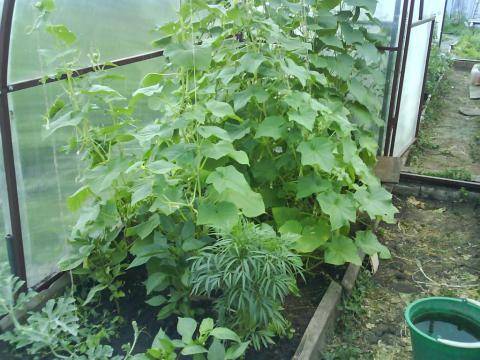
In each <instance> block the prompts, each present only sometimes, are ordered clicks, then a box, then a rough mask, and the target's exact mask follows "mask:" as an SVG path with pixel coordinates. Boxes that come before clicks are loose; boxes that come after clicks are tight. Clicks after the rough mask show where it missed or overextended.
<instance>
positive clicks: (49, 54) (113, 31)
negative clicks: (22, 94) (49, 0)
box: [9, 0, 180, 83]
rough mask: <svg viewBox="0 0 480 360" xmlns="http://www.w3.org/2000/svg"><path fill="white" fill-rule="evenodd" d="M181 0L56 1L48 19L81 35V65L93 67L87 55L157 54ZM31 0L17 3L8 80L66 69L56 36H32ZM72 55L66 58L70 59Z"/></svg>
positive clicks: (42, 33)
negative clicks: (156, 44) (161, 32)
mask: <svg viewBox="0 0 480 360" xmlns="http://www.w3.org/2000/svg"><path fill="white" fill-rule="evenodd" d="M179 2H180V0H141V1H138V0H102V1H98V0H75V1H72V0H56V9H55V10H54V11H53V13H52V14H51V16H50V17H49V20H48V21H49V22H51V23H52V24H64V25H66V26H67V27H68V28H69V29H70V30H71V31H72V32H73V33H74V34H75V35H76V37H77V41H76V42H75V43H74V44H73V45H72V48H75V49H77V50H78V51H79V55H78V61H77V64H76V65H77V66H78V67H83V66H89V65H91V62H90V59H89V54H92V53H98V54H100V58H101V61H112V60H116V59H119V58H124V57H129V56H134V55H138V54H141V53H145V52H149V51H153V50H154V48H153V46H152V44H151V43H152V41H153V40H155V39H156V37H157V34H156V33H155V32H154V31H153V30H154V28H155V27H156V26H158V25H161V24H163V23H165V22H167V21H170V20H172V19H174V18H175V16H176V11H177V9H178V6H179ZM35 3H36V2H35V1H32V0H17V1H16V6H15V12H14V21H13V29H12V41H11V46H10V67H9V82H10V83H15V82H18V81H22V80H28V79H31V78H37V77H41V76H45V75H51V74H54V73H55V72H56V70H57V69H58V68H59V66H61V65H63V64H62V62H64V61H65V60H62V57H61V54H62V53H64V52H65V49H59V48H58V47H57V46H56V44H55V40H54V38H53V37H52V36H51V35H49V34H47V33H46V32H45V31H44V30H43V29H40V30H39V31H35V32H33V33H31V34H29V28H31V26H32V24H34V22H35V19H36V17H37V16H38V14H39V13H38V10H37V9H36V8H34V6H33V5H34V4H35ZM71 57H72V56H71V54H69V55H66V56H65V57H64V58H63V59H70V58H71Z"/></svg>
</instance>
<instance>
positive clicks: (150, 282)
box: [145, 272, 168, 295]
mask: <svg viewBox="0 0 480 360" xmlns="http://www.w3.org/2000/svg"><path fill="white" fill-rule="evenodd" d="M167 277H168V276H167V274H165V273H162V272H156V273H153V274H149V275H148V278H147V280H146V281H145V287H146V289H147V295H150V294H151V293H152V291H154V290H155V289H156V288H157V287H159V286H162V287H163V286H164V283H165V281H166V280H167Z"/></svg>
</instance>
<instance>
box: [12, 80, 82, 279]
mask: <svg viewBox="0 0 480 360" xmlns="http://www.w3.org/2000/svg"><path fill="white" fill-rule="evenodd" d="M60 91H61V86H60V84H54V85H48V86H44V87H37V88H33V89H29V90H24V91H19V92H15V93H11V94H10V95H9V101H10V107H11V110H12V111H11V119H12V136H13V141H14V151H15V163H16V171H17V187H18V196H19V202H20V214H21V221H22V233H23V244H24V250H25V263H26V268H27V280H28V285H29V286H33V285H35V284H37V283H38V282H39V281H41V280H42V279H43V278H45V277H46V276H48V275H49V274H51V273H52V272H54V271H55V270H56V264H57V262H58V260H59V259H60V258H61V257H62V256H63V255H64V254H65V253H66V251H67V245H66V239H67V238H68V225H70V224H71V223H72V221H73V215H72V214H71V213H69V212H68V210H67V208H66V200H65V199H66V197H67V196H68V195H70V194H72V193H73V192H74V190H75V188H76V187H77V184H76V183H75V178H76V176H77V175H78V174H79V173H80V167H79V164H78V162H77V159H76V156H75V155H66V154H65V153H63V152H62V151H61V149H62V146H64V145H65V144H66V143H67V141H68V139H69V135H68V133H67V132H66V131H64V132H59V133H58V134H56V135H54V136H51V137H45V130H44V127H43V124H44V120H43V114H45V112H46V109H47V106H48V105H47V104H48V103H50V102H52V101H53V100H55V98H56V96H57V95H58V94H59V93H60Z"/></svg>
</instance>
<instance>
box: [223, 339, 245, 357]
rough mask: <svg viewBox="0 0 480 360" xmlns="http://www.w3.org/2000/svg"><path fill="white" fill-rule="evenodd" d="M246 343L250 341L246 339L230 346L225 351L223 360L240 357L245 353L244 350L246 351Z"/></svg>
mask: <svg viewBox="0 0 480 360" xmlns="http://www.w3.org/2000/svg"><path fill="white" fill-rule="evenodd" d="M248 345H250V342H248V341H247V342H242V343H240V344H235V345H233V346H230V347H229V348H228V349H227V352H226V353H225V360H235V359H238V358H240V357H241V356H242V355H243V354H245V351H247V349H248Z"/></svg>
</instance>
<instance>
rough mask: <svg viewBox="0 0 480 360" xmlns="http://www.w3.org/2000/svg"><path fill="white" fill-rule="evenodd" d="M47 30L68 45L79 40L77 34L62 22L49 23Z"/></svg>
mask: <svg viewBox="0 0 480 360" xmlns="http://www.w3.org/2000/svg"><path fill="white" fill-rule="evenodd" d="M46 30H47V32H48V33H50V34H51V35H53V36H55V37H56V38H57V39H58V40H60V41H62V42H64V43H65V44H67V45H71V44H73V43H74V42H75V41H76V40H77V37H76V36H75V34H74V33H73V32H71V31H70V30H69V29H68V28H67V27H66V26H65V25H62V24H59V25H47V27H46Z"/></svg>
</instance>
